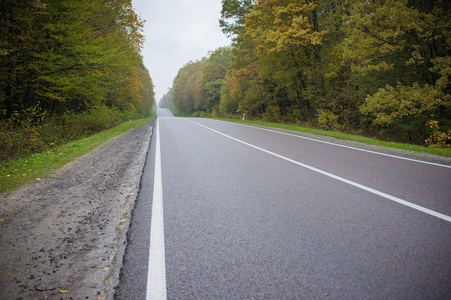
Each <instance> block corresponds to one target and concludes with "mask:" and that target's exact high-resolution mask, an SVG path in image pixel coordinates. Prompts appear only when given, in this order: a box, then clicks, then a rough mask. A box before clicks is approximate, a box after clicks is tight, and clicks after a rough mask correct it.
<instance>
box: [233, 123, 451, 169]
mask: <svg viewBox="0 0 451 300" xmlns="http://www.w3.org/2000/svg"><path fill="white" fill-rule="evenodd" d="M229 123H232V124H235V125H239V126H244V127H249V128H256V129H260V130H263V131H269V132H275V133H278V134H284V135H289V136H293V137H296V138H300V139H304V140H309V141H314V142H318V143H323V144H328V145H333V146H337V147H342V148H347V149H352V150H357V151H362V152H367V153H372V154H377V155H381V156H387V157H393V158H398V159H403V160H408V161H413V162H417V163H422V164H427V165H433V166H438V167H443V168H450V169H451V166H448V165H443V164H438V163H433V162H428V161H424V160H418V159H414V158H408V157H402V156H397V155H392V154H387V153H382V152H376V151H371V150H367V149H361V148H356V147H352V146H346V145H341V144H336V143H332V142H326V141H322V140H318V139H314V138H309V137H306V136H302V135H296V134H292V133H287V132H281V131H277V130H271V129H267V128H261V127H257V126H250V125H245V124H239V123H233V122H229Z"/></svg>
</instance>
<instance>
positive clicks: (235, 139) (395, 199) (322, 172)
mask: <svg viewBox="0 0 451 300" xmlns="http://www.w3.org/2000/svg"><path fill="white" fill-rule="evenodd" d="M187 121H190V122H192V123H194V124H196V125H199V126H201V127H204V128H206V129H208V130H211V131H213V132H215V133H217V134H220V135H223V136H225V137H227V138H229V139H231V140H234V141H237V142H239V143H241V144H244V145H246V146H249V147H252V148H254V149H257V150H260V151H262V152H265V153H268V154H270V155H273V156H275V157H278V158H280V159H283V160H286V161H288V162H291V163H293V164H296V165H298V166H301V167H304V168H306V169H309V170H312V171H314V172H317V173H320V174H322V175H325V176H328V177H330V178H333V179H336V180H339V181H341V182H344V183H347V184H349V185H352V186H354V187H357V188H359V189H362V190H365V191H367V192H370V193H372V194H375V195H378V196H381V197H384V198H386V199H388V200H391V201H394V202H397V203H399V204H402V205H405V206H408V207H410V208H413V209H415V210H418V211H421V212H423V213H426V214H428V215H431V216H434V217H437V218H439V219H442V220H445V221H448V222H451V217H450V216H447V215H445V214H441V213H439V212H436V211H433V210H431V209H429V208H426V207H423V206H420V205H416V204H413V203H410V202H408V201H406V200H403V199H400V198H397V197H395V196H392V195H389V194H386V193H384V192H381V191H378V190H375V189H372V188H370V187H367V186H365V185H362V184H359V183H357V182H354V181H351V180H348V179H345V178H342V177H339V176H337V175H334V174H331V173H328V172H326V171H323V170H320V169H317V168H315V167H312V166H309V165H306V164H303V163H300V162H298V161H295V160H293V159H291V158H288V157H285V156H282V155H279V154H277V153H274V152H271V151H268V150H266V149H263V148H260V147H258V146H255V145H252V144H249V143H246V142H244V141H242V140H239V139H237V138H234V137H231V136H229V135H227V134H225V133H222V132H219V131H217V130H214V129H212V128H210V127H207V126H205V125H202V124H199V123H197V122H194V121H191V120H187Z"/></svg>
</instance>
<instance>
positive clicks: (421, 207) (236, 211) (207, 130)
mask: <svg viewBox="0 0 451 300" xmlns="http://www.w3.org/2000/svg"><path fill="white" fill-rule="evenodd" d="M158 114H159V120H158V122H157V124H158V125H157V127H156V128H155V129H154V133H153V138H152V143H151V149H150V151H149V154H148V159H147V164H146V168H145V172H144V174H143V178H142V182H141V191H140V194H139V196H138V202H137V204H136V207H135V213H134V218H133V220H132V225H131V228H130V232H129V245H128V247H127V251H126V257H125V264H124V267H123V269H122V273H121V274H122V275H121V284H120V286H119V287H118V289H117V293H116V299H146V295H149V294H152V292H151V290H155V286H156V285H158V286H157V287H156V290H157V293H156V294H155V295H156V298H159V297H166V296H167V298H168V299H193V298H195V299H248V298H252V299H302V298H305V299H326V298H329V299H451V217H449V216H451V168H450V167H447V166H441V165H434V164H429V163H422V162H420V161H412V160H406V159H401V158H397V157H391V156H385V155H379V154H375V153H370V152H365V151H360V150H358V149H351V148H345V147H342V146H338V145H333V144H328V143H323V142H319V141H314V140H309V139H305V138H302V137H298V136H292V135H287V134H282V133H278V132H272V131H268V130H262V129H258V128H253V127H248V126H243V125H238V124H233V123H228V122H222V121H217V120H209V119H185V118H174V117H171V115H172V114H171V113H170V112H169V111H167V110H162V109H160V110H159V112H158ZM156 133H158V134H159V135H160V138H159V141H158V142H157V141H156V138H155V137H156ZM157 149H160V151H161V160H159V159H157V160H158V161H159V162H158V163H157V164H156V163H155V162H156V159H155V156H156V152H157ZM159 163H161V184H162V191H161V194H162V197H161V198H162V199H161V201H162V206H163V207H162V210H163V212H164V213H163V214H162V217H164V230H163V228H161V233H155V234H154V233H152V234H153V235H154V236H156V235H159V234H163V233H164V248H163V250H164V252H163V254H161V251H159V250H155V248H158V247H157V246H156V245H157V244H158V242H152V244H153V245H155V248H154V249H153V250H151V253H160V254H159V255H160V258H157V259H154V260H153V261H157V260H158V261H159V262H160V263H163V264H164V266H163V269H162V268H161V265H160V266H159V267H158V268H156V269H158V270H163V274H161V272H160V277H159V279H158V280H159V281H158V280H157V281H158V282H159V283H155V282H156V281H154V280H150V279H149V280H148V277H149V278H150V277H151V276H148V274H149V272H148V270H149V268H151V269H152V268H153V267H152V265H150V267H149V263H148V258H149V244H150V232H149V229H150V227H151V225H150V224H151V223H150V222H151V221H152V219H153V220H154V221H155V219H159V218H158V217H156V216H155V214H154V215H152V205H153V204H154V205H155V203H153V202H156V201H152V200H153V199H155V198H159V196H156V194H155V191H154V185H155V186H158V185H159V184H158V183H157V181H156V180H155V178H156V177H158V176H155V173H156V171H155V170H156V169H158V168H159V167H158V166H159ZM156 165H157V168H155V166H156ZM160 209H161V208H160ZM157 210H158V209H155V208H154V211H157ZM151 216H152V217H151ZM162 220H163V219H161V222H163V221H162ZM157 222H158V221H157ZM153 224H154V223H152V227H153V229H155V228H157V227H160V225H153ZM161 227H163V226H161ZM161 243H162V242H161ZM161 243H160V246H161ZM151 249H152V247H151ZM152 251H153V252H152ZM151 255H155V254H151ZM152 257H153V256H152ZM156 273H158V272H156ZM156 277H158V275H156ZM162 281H163V282H164V283H161V282H162ZM162 284H163V285H162ZM162 286H163V288H162ZM162 289H164V293H160V294H158V291H160V292H161V290H162ZM149 290H150V291H149Z"/></svg>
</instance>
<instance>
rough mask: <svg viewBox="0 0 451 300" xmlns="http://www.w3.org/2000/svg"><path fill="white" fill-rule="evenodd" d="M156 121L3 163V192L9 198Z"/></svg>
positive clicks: (138, 122) (0, 188)
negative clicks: (135, 128) (20, 189)
mask: <svg viewBox="0 0 451 300" xmlns="http://www.w3.org/2000/svg"><path fill="white" fill-rule="evenodd" d="M154 118H155V114H154V115H153V116H151V117H148V118H146V119H140V120H136V121H132V122H124V123H122V124H121V125H119V126H116V127H114V128H112V129H109V130H106V131H103V132H100V133H97V134H94V135H92V136H90V137H87V138H84V139H81V140H77V141H74V142H71V143H68V144H65V145H62V146H60V147H56V148H53V149H51V150H49V151H45V152H42V153H37V154H33V155H31V156H29V157H25V158H21V159H18V160H15V161H9V162H6V163H2V164H0V171H1V172H0V174H1V175H0V176H1V177H0V193H6V194H5V197H7V196H8V192H9V191H12V190H15V189H17V188H19V187H21V186H23V185H25V184H28V183H31V182H36V181H39V180H41V179H43V178H45V177H48V176H49V175H51V174H52V173H53V172H54V171H55V170H57V169H58V168H60V167H62V166H64V165H65V164H67V163H69V162H71V161H73V160H74V159H76V158H77V157H80V156H82V155H83V154H86V153H88V152H90V151H92V150H93V149H95V148H96V147H98V146H100V145H102V144H103V143H105V142H107V141H108V140H109V139H111V138H112V137H114V136H117V135H119V134H121V133H124V132H126V131H128V130H130V129H132V128H133V127H135V126H141V125H144V124H148V123H149V122H150V121H151V120H152V119H154Z"/></svg>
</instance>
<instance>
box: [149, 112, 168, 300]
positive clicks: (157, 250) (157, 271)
mask: <svg viewBox="0 0 451 300" xmlns="http://www.w3.org/2000/svg"><path fill="white" fill-rule="evenodd" d="M159 120H160V119H159V118H157V121H156V129H157V130H156V145H155V147H156V152H155V173H154V186H153V200H152V219H151V225H150V246H149V265H148V271H147V290H146V299H147V300H154V299H166V266H165V254H164V222H163V180H162V176H161V149H160V121H159Z"/></svg>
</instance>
